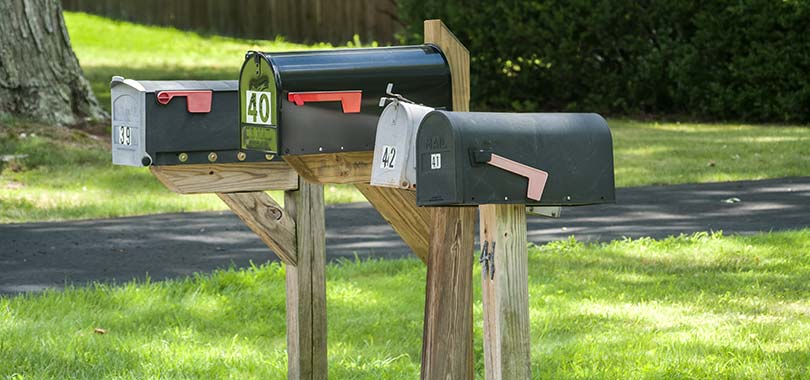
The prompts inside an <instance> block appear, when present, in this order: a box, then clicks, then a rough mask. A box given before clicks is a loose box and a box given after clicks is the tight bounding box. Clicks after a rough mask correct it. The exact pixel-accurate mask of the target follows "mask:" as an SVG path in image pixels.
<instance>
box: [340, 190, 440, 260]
mask: <svg viewBox="0 0 810 380" xmlns="http://www.w3.org/2000/svg"><path fill="white" fill-rule="evenodd" d="M355 187H357V189H358V190H360V192H361V193H362V194H363V196H365V197H366V199H368V201H369V203H371V205H372V206H374V208H375V209H377V211H378V212H379V213H380V215H382V217H383V219H385V220H386V221H387V222H388V224H390V225H391V227H393V228H394V231H396V232H397V234H399V236H400V237H401V238H402V240H403V241H404V242H405V244H407V245H408V247H410V248H411V250H413V253H414V254H415V255H416V256H417V257H419V259H420V260H422V261H423V262H424V263H427V257H428V244H429V239H430V228H429V227H428V226H429V225H430V212H429V211H428V209H427V208H424V207H416V192H414V191H409V190H403V189H394V188H390V187H378V186H371V185H367V184H355Z"/></svg>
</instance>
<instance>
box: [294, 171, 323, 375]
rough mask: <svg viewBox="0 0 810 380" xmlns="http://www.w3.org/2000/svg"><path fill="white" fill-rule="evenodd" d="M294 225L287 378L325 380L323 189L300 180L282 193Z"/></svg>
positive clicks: (320, 186)
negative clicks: (295, 249) (293, 188)
mask: <svg viewBox="0 0 810 380" xmlns="http://www.w3.org/2000/svg"><path fill="white" fill-rule="evenodd" d="M284 205H285V208H286V209H287V212H288V213H289V214H290V216H291V217H292V218H293V220H295V227H296V230H295V232H296V243H297V248H298V249H297V265H295V266H293V265H288V266H287V358H288V363H287V366H288V367H287V373H288V379H290V380H325V379H326V377H327V356H326V237H325V236H326V235H325V225H324V204H323V185H316V184H312V183H309V182H307V181H306V180H304V179H300V180H299V184H298V190H289V191H286V192H285V193H284Z"/></svg>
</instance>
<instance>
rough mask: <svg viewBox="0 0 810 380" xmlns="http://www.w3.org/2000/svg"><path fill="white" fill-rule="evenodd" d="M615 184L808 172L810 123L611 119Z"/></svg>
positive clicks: (763, 177) (749, 178)
mask: <svg viewBox="0 0 810 380" xmlns="http://www.w3.org/2000/svg"><path fill="white" fill-rule="evenodd" d="M609 125H610V128H611V131H612V132H613V144H614V152H613V154H614V159H615V166H616V185H617V186H620V187H626V186H643V185H668V184H678V183H696V182H723V181H735V180H746V179H748V180H753V179H765V178H779V177H788V176H807V175H810V128H808V127H790V126H771V125H737V124H686V123H643V122H637V121H626V120H610V121H609Z"/></svg>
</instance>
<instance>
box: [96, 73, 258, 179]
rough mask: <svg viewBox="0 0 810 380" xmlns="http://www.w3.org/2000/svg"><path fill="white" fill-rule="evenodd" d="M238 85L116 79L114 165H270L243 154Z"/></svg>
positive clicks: (113, 86) (112, 87) (113, 90)
mask: <svg viewBox="0 0 810 380" xmlns="http://www.w3.org/2000/svg"><path fill="white" fill-rule="evenodd" d="M237 88H238V83H237V81H235V80H230V81H136V80H132V79H124V78H122V77H113V79H112V82H110V93H111V97H112V115H111V116H112V156H113V164H116V165H128V166H149V165H179V164H193V163H210V162H217V163H225V162H241V161H264V160H266V159H267V158H266V157H265V154H264V153H263V152H256V151H247V150H241V149H240V141H239V136H238V134H237V133H236V131H237V130H238V128H239V124H238V122H239V109H238V104H239V102H238V99H237Z"/></svg>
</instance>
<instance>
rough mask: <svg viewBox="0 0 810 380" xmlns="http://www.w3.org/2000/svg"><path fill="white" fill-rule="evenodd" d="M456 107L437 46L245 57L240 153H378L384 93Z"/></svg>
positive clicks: (442, 58)
mask: <svg viewBox="0 0 810 380" xmlns="http://www.w3.org/2000/svg"><path fill="white" fill-rule="evenodd" d="M391 86H393V88H395V89H396V91H397V92H398V93H400V94H402V95H403V96H405V97H407V98H408V99H411V100H413V101H414V102H417V103H420V104H425V105H430V106H431V107H435V108H445V109H449V108H450V106H451V105H452V98H451V88H450V68H449V66H448V64H447V60H446V59H445V57H444V55H443V54H442V52H441V50H439V48H438V47H436V46H435V45H430V44H428V45H418V46H397V47H384V48H366V49H334V50H324V51H298V52H285V53H261V52H248V54H247V56H246V59H245V63H244V65H243V66H242V71H241V74H240V79H239V117H240V121H239V128H240V129H239V130H240V133H241V139H242V148H244V149H255V150H260V151H264V152H267V153H277V154H291V155H301V154H317V153H340V152H352V151H369V150H374V139H375V133H376V130H377V121H378V120H379V118H380V114H381V113H382V110H383V108H382V107H381V104H380V101H381V98H383V97H387V96H389V95H387V89H388V88H390V87H391Z"/></svg>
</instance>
